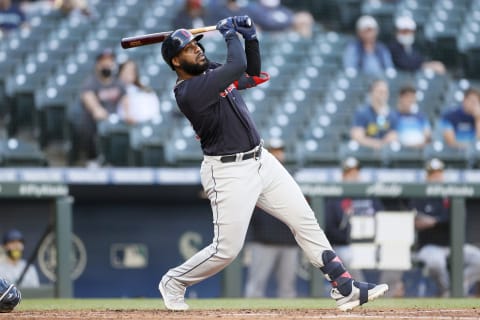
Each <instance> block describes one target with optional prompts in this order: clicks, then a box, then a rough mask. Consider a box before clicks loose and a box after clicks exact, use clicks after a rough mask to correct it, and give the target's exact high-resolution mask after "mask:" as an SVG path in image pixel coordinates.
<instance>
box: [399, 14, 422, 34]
mask: <svg viewBox="0 0 480 320" xmlns="http://www.w3.org/2000/svg"><path fill="white" fill-rule="evenodd" d="M395 28H397V29H398V30H412V31H415V29H417V24H416V23H415V21H414V20H413V19H412V17H409V16H401V17H398V18H397V19H395Z"/></svg>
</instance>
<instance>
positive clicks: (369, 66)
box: [343, 16, 394, 76]
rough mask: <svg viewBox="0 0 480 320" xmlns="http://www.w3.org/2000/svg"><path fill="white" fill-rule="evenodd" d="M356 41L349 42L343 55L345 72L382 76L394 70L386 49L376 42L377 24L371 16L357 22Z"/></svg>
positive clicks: (363, 17) (361, 18)
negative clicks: (351, 71) (353, 71)
mask: <svg viewBox="0 0 480 320" xmlns="http://www.w3.org/2000/svg"><path fill="white" fill-rule="evenodd" d="M356 28H357V39H355V40H354V41H352V42H350V43H349V44H348V45H347V47H346V48H345V52H344V54H343V67H344V68H345V70H356V71H357V72H360V73H363V74H366V75H371V76H382V75H383V74H384V73H385V71H387V70H389V69H391V70H394V66H393V62H392V56H391V55H390V51H388V48H387V47H386V46H385V45H384V44H383V43H381V42H380V41H377V35H378V24H377V21H376V20H375V19H374V18H373V17H371V16H362V17H360V18H359V19H358V21H357V27H356Z"/></svg>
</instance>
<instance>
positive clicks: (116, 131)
mask: <svg viewBox="0 0 480 320" xmlns="http://www.w3.org/2000/svg"><path fill="white" fill-rule="evenodd" d="M97 132H98V150H99V154H100V156H101V157H102V158H103V159H102V160H103V162H104V163H105V164H107V165H113V166H128V160H129V148H130V127H129V125H128V124H126V123H125V122H123V121H120V120H119V118H118V116H116V115H110V117H109V118H108V119H107V120H104V121H101V122H99V123H98V125H97Z"/></svg>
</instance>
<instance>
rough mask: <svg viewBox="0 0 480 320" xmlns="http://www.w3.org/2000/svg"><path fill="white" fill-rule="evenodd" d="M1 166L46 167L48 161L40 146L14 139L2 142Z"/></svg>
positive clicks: (0, 151) (0, 152)
mask: <svg viewBox="0 0 480 320" xmlns="http://www.w3.org/2000/svg"><path fill="white" fill-rule="evenodd" d="M0 166H2V167H46V166H48V161H47V158H46V156H45V154H44V153H43V152H42V151H41V150H40V148H39V147H38V145H36V144H33V143H30V142H27V141H23V140H19V139H14V138H12V139H8V140H4V141H0Z"/></svg>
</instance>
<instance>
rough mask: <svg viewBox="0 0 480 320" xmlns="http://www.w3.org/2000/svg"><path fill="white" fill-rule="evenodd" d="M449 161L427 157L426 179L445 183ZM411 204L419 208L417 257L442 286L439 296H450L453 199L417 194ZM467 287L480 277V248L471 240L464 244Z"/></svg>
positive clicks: (465, 284) (416, 224) (430, 181)
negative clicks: (451, 200) (451, 206)
mask: <svg viewBox="0 0 480 320" xmlns="http://www.w3.org/2000/svg"><path fill="white" fill-rule="evenodd" d="M444 168H445V165H444V163H443V162H442V161H441V160H439V159H436V158H433V159H431V160H429V161H427V163H426V166H425V170H426V180H427V182H428V183H437V184H438V183H440V184H441V183H443V173H444ZM410 208H411V209H413V210H415V211H416V212H417V214H416V217H415V228H416V230H417V231H418V233H417V244H418V248H419V251H418V253H417V255H416V258H417V259H418V260H419V261H420V262H422V263H423V264H424V265H425V267H426V268H427V270H428V273H429V275H430V276H431V277H432V278H433V279H434V280H435V282H436V284H437V287H438V296H443V297H445V296H449V294H450V292H449V290H450V277H449V272H448V263H447V261H448V257H449V256H450V201H449V199H447V198H430V197H427V198H414V199H412V200H411V201H410ZM463 255H464V280H465V281H464V291H465V294H467V293H468V291H469V289H470V286H472V285H473V284H474V283H475V282H476V281H479V280H480V249H479V248H478V247H476V246H473V245H471V244H465V245H464V246H463Z"/></svg>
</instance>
